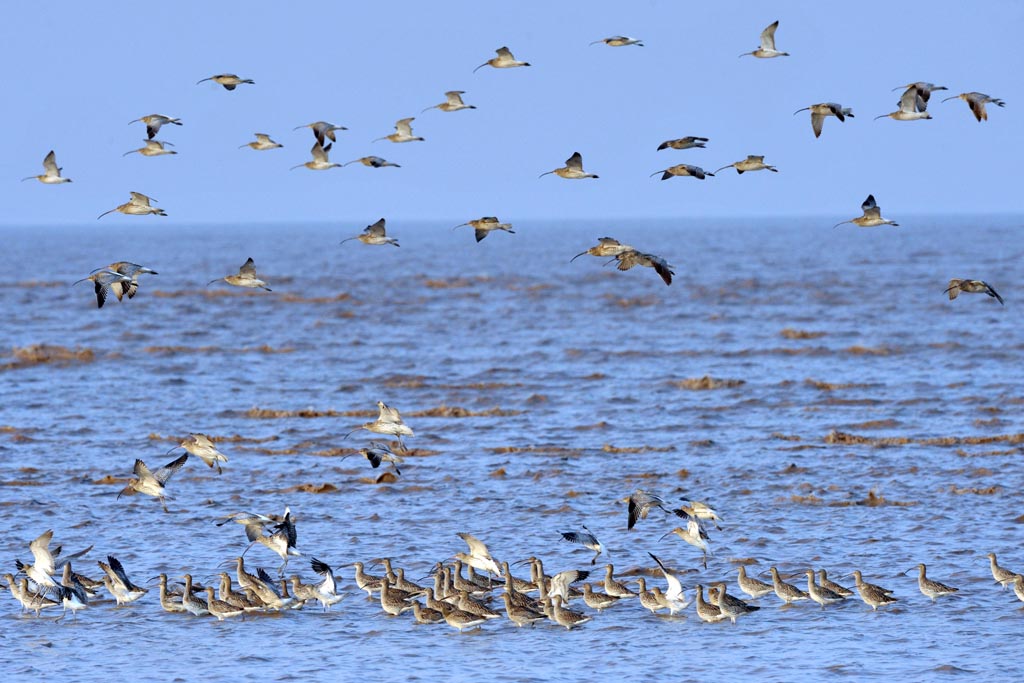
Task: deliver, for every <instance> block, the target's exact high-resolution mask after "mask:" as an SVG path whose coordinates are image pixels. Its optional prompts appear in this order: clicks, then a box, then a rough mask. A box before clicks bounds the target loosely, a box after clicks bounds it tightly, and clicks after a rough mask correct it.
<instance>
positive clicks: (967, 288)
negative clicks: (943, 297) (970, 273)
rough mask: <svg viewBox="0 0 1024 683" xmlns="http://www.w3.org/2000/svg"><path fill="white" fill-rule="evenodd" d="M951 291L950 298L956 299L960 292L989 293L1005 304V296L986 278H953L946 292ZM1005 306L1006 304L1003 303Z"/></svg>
mask: <svg viewBox="0 0 1024 683" xmlns="http://www.w3.org/2000/svg"><path fill="white" fill-rule="evenodd" d="M947 292H948V293H949V300H950V301H952V300H953V299H955V298H956V297H957V296H958V295H959V294H960V292H968V293H970V294H988V295H989V296H990V297H992V298H993V299H995V300H996V301H998V302H999V303H1000V304H1003V297H1001V296H999V292H997V291H996V290H994V289H992V285H990V284H988V283H987V282H985V281H984V280H958V279H957V278H953V279H952V280H950V281H949V287H946V289H945V291H944V292H943V293H944V294H945V293H947ZM1003 305H1004V306H1005V305H1006V304H1003Z"/></svg>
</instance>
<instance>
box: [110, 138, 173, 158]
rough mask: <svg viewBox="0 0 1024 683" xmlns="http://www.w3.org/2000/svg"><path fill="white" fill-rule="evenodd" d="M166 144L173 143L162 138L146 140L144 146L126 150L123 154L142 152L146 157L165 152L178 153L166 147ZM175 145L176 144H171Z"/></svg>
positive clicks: (124, 155)
mask: <svg viewBox="0 0 1024 683" xmlns="http://www.w3.org/2000/svg"><path fill="white" fill-rule="evenodd" d="M164 145H171V143H169V142H163V141H161V140H146V141H145V146H144V147H139V148H138V149H133V150H131V151H130V152H125V153H124V154H122V155H121V156H123V157H126V156H128V155H129V154H135V153H138V154H141V155H142V156H144V157H158V156H161V155H164V154H177V152H175V151H174V150H171V149H164ZM171 147H174V145H171Z"/></svg>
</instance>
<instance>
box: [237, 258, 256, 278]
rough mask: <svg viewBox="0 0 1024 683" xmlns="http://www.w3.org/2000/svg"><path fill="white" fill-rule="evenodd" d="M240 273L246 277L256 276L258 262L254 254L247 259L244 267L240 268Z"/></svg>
mask: <svg viewBox="0 0 1024 683" xmlns="http://www.w3.org/2000/svg"><path fill="white" fill-rule="evenodd" d="M238 274H239V275H242V276H245V277H256V262H255V261H253V260H252V256H250V257H249V258H248V259H246V261H245V263H243V264H242V267H241V268H239V269H238Z"/></svg>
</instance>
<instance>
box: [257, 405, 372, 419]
mask: <svg viewBox="0 0 1024 683" xmlns="http://www.w3.org/2000/svg"><path fill="white" fill-rule="evenodd" d="M376 414H377V413H375V412H373V411H370V410H316V409H314V408H303V409H301V410H274V409H272V408H259V407H257V406H253V407H252V408H249V410H247V411H245V412H244V413H242V416H243V417H251V418H256V419H273V418H282V417H303V418H313V417H373V416H374V415H376Z"/></svg>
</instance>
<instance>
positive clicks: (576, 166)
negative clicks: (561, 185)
mask: <svg viewBox="0 0 1024 683" xmlns="http://www.w3.org/2000/svg"><path fill="white" fill-rule="evenodd" d="M552 173H554V174H555V175H557V176H559V177H560V178H566V179H568V180H579V179H580V178H597V176H596V175H594V174H593V173H586V172H585V171H584V170H583V156H582V155H580V153H579V152H573V153H572V156H571V157H569V158H568V159H566V160H565V166H563V167H562V168H556V169H555V170H553V171H548V172H547V173H541V174H540V175H539V176H537V177H538V178H543V177H544V176H546V175H551V174H552Z"/></svg>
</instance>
